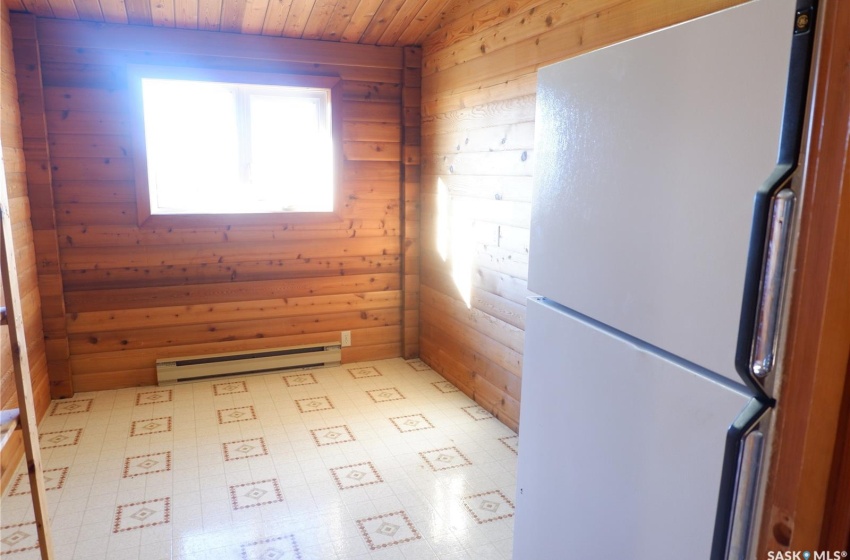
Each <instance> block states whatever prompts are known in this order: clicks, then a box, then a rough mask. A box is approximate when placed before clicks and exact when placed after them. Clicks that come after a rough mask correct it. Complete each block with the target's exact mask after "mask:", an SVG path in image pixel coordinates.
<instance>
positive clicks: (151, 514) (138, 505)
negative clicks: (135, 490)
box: [112, 497, 171, 533]
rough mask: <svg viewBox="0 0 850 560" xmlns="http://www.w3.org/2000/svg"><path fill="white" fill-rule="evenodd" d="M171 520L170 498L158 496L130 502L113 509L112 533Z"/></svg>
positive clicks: (152, 525)
mask: <svg viewBox="0 0 850 560" xmlns="http://www.w3.org/2000/svg"><path fill="white" fill-rule="evenodd" d="M170 521H171V498H168V497H166V498H158V499H156V500H146V501H144V502H134V503H132V504H122V505H119V506H118V509H116V510H115V521H114V522H113V524H112V532H113V533H122V532H125V531H134V530H136V529H141V528H142V527H154V526H156V525H164V524H166V523H169V522H170Z"/></svg>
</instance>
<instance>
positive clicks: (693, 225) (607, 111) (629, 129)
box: [529, 0, 795, 380]
mask: <svg viewBox="0 0 850 560" xmlns="http://www.w3.org/2000/svg"><path fill="white" fill-rule="evenodd" d="M794 13H795V12H794V1H793V0H757V1H755V2H751V3H747V4H744V5H742V6H738V7H735V8H731V9H728V10H724V11H722V12H718V13H716V14H712V15H710V16H707V17H704V18H700V19H697V20H693V21H691V22H687V23H684V24H681V25H678V26H675V27H671V28H668V29H664V30H661V31H658V32H655V33H651V34H649V35H644V36H641V37H638V38H636V39H633V40H631V41H626V42H624V43H620V44H617V45H613V46H611V47H608V48H604V49H601V50H598V51H595V52H591V53H588V54H586V55H582V56H579V57H576V58H573V59H570V60H566V61H564V62H560V63H557V64H554V65H552V66H549V67H546V68H543V69H541V70H540V71H539V73H538V96H537V111H538V112H537V117H536V120H535V122H536V127H537V136H536V141H537V144H536V158H537V163H536V167H535V190H534V198H533V206H532V219H531V245H530V267H529V288H530V289H531V290H532V291H534V292H536V293H538V294H542V295H545V296H546V297H548V298H550V299H553V300H555V301H558V302H560V303H561V304H563V305H564V306H566V307H569V308H571V309H575V310H577V311H579V312H580V313H582V314H584V315H588V316H591V317H593V318H595V319H598V320H599V321H602V322H603V323H606V324H609V325H612V326H613V327H615V328H616V329H618V330H622V331H625V332H627V333H629V334H631V335H633V336H635V337H637V338H640V339H642V340H645V341H647V342H649V343H650V344H653V345H655V346H659V347H661V348H664V349H665V350H667V351H669V352H671V353H673V354H675V355H677V356H681V357H683V358H684V359H686V360H688V361H691V362H694V363H697V364H699V365H701V366H703V367H706V368H708V369H710V370H712V371H715V372H718V373H720V374H722V375H724V376H727V377H729V378H730V379H735V380H739V377H738V375H737V374H736V373H735V366H734V360H735V350H736V345H737V336H738V326H739V320H740V316H741V304H742V295H743V291H744V282H745V276H746V269H747V256H748V250H749V241H750V232H751V226H752V221H753V200H754V196H755V194H756V192H757V191H758V190H759V189H760V188H761V187H762V184H763V183H764V182H765V181H766V180H767V179H768V177H769V176H770V175H771V173H772V171H773V170H774V167H775V166H776V162H777V150H778V147H779V140H780V131H781V126H782V117H783V109H784V99H785V89H786V85H787V79H788V68H789V57H790V48H791V39H792V35H793V34H792V29H793V23H794Z"/></svg>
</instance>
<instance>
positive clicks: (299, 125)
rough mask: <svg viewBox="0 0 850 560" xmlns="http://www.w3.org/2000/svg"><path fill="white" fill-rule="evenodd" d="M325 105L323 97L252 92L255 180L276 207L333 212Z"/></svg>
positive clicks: (264, 197)
mask: <svg viewBox="0 0 850 560" xmlns="http://www.w3.org/2000/svg"><path fill="white" fill-rule="evenodd" d="M325 104H326V101H325V99H324V96H323V95H322V96H317V95H313V96H309V97H308V96H301V97H297V96H292V95H281V96H272V95H252V96H251V179H252V183H253V187H254V189H255V192H256V193H257V196H258V197H259V198H261V199H262V200H264V201H268V203H269V204H270V205H271V206H272V207H274V208H275V209H277V210H298V211H302V212H303V211H307V212H309V211H330V210H333V197H332V196H331V195H332V188H331V187H330V181H331V178H332V176H333V175H332V171H333V169H332V165H331V162H332V158H331V157H330V142H329V141H328V137H329V131H328V123H327V118H326V116H325V115H326V112H327V111H326V110H325Z"/></svg>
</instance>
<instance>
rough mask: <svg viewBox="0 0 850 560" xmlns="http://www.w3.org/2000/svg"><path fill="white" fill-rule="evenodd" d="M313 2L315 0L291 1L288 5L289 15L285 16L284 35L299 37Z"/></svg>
mask: <svg viewBox="0 0 850 560" xmlns="http://www.w3.org/2000/svg"><path fill="white" fill-rule="evenodd" d="M315 3H316V0H296V1H294V2H293V3H292V6H290V7H289V16H288V17H287V18H286V25H284V26H283V36H284V37H292V38H293V39H299V38H300V37H301V34H302V33H304V26H305V25H307V20H308V19H309V17H310V12H312V11H313V4H315Z"/></svg>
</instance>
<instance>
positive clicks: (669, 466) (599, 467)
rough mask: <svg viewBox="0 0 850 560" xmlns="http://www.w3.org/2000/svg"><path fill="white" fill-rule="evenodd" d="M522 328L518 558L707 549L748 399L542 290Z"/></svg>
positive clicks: (669, 555) (685, 554) (673, 554)
mask: <svg viewBox="0 0 850 560" xmlns="http://www.w3.org/2000/svg"><path fill="white" fill-rule="evenodd" d="M543 301H544V302H545V300H543ZM526 329H527V330H526V339H525V340H526V346H525V352H524V360H525V362H524V366H523V379H522V411H521V413H520V414H521V415H520V453H519V464H518V471H517V495H516V501H517V504H516V505H517V511H516V519H515V531H514V555H513V557H514V559H515V560H527V559H532V558H628V559H629V560H659V559H662V560H665V559H671V560H672V559H676V560H678V559H682V558H709V557H710V553H711V549H712V537H713V532H714V526H715V515H716V512H717V504H718V495H719V488H720V479H721V471H722V467H723V461H724V449H725V445H726V434H727V430H728V429H729V426H730V425H731V424H732V422H733V421H734V420H735V418H736V416H738V413H739V412H740V411H741V410H742V409H744V407H745V406H746V405H747V403H748V402H749V401H750V397H749V396H748V395H747V394H746V393H744V392H743V391H739V390H738V389H736V388H735V387H736V386H735V385H734V384H731V383H728V381H726V380H724V379H723V378H722V377H718V376H715V379H710V378H707V377H705V376H703V375H700V374H699V373H697V372H694V371H692V370H690V369H688V368H686V367H683V366H682V365H680V364H677V363H674V362H673V361H670V360H668V359H666V358H664V357H662V356H660V355H658V354H655V353H653V352H652V351H650V349H648V348H646V347H645V346H643V345H642V344H640V343H636V342H634V341H633V340H629V339H626V338H621V337H620V336H618V335H616V334H613V333H611V332H609V331H607V330H604V329H603V328H600V327H598V326H595V325H594V324H591V323H590V322H588V321H586V320H584V319H583V318H580V317H577V316H574V315H573V314H572V313H570V312H569V311H566V310H564V309H563V308H558V307H555V306H551V305H549V304H547V303H541V302H540V301H538V300H530V301H529V308H528V318H527V327H526ZM717 380H720V381H717Z"/></svg>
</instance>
